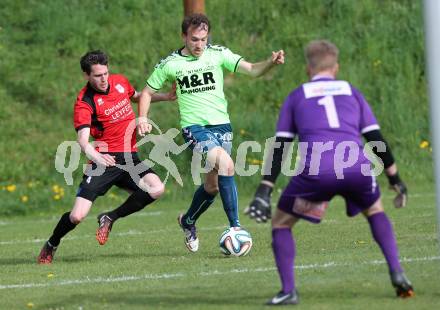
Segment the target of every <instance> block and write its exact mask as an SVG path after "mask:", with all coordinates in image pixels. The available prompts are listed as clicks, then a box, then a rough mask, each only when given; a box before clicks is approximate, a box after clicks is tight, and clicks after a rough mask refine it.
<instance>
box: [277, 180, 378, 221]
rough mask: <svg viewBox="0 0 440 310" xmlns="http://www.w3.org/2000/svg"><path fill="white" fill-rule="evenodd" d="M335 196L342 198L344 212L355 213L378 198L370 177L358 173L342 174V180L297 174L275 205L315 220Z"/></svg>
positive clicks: (309, 219) (369, 205) (297, 215)
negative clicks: (344, 206) (344, 207)
mask: <svg viewBox="0 0 440 310" xmlns="http://www.w3.org/2000/svg"><path fill="white" fill-rule="evenodd" d="M336 195H340V196H342V197H343V198H344V200H345V205H346V212H347V215H348V216H355V215H357V214H358V213H359V212H361V211H363V210H365V209H368V208H369V207H371V206H372V205H373V204H374V203H375V202H376V201H377V200H378V199H379V197H380V190H379V186H378V185H377V184H376V179H375V177H374V176H364V175H362V174H360V173H346V174H344V179H337V178H336V176H334V175H322V176H308V175H299V176H294V177H292V179H291V180H290V182H289V184H288V185H287V187H286V188H285V189H284V191H283V194H282V195H281V197H280V200H279V201H278V208H279V209H280V210H282V211H284V212H287V213H289V214H292V215H294V216H295V217H299V218H302V219H305V220H308V221H310V222H313V223H319V222H321V219H322V217H323V216H324V213H325V210H326V208H327V206H328V202H329V201H330V200H332V198H333V197H334V196H336ZM297 198H301V199H297ZM295 200H297V201H296V203H295ZM304 202H306V203H304ZM307 202H312V203H307Z"/></svg>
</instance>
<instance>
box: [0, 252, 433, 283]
mask: <svg viewBox="0 0 440 310" xmlns="http://www.w3.org/2000/svg"><path fill="white" fill-rule="evenodd" d="M232 259H234V258H232ZM437 260H440V256H430V257H415V258H407V257H404V258H402V259H401V260H400V261H401V262H404V263H415V262H426V261H428V262H429V261H437ZM360 264H362V265H383V264H385V261H384V260H372V261H367V262H361V263H360ZM356 265H358V264H356ZM349 266H354V264H350V263H347V262H345V263H341V262H327V263H322V264H308V265H298V266H295V269H296V270H304V269H317V268H320V269H326V268H339V267H349ZM275 270H276V268H275V267H265V268H263V267H261V268H240V269H231V270H227V271H219V270H212V271H209V272H200V273H198V275H197V276H199V277H210V276H216V275H228V274H234V273H256V272H272V271H275ZM189 276H190V274H188V273H164V274H145V275H141V276H130V275H124V276H118V277H109V278H102V277H97V278H89V277H87V278H85V279H71V280H62V281H57V282H53V283H26V284H4V285H0V289H2V290H5V289H26V288H37V287H51V286H65V285H82V284H105V283H113V282H128V281H142V280H162V279H173V278H184V277H189ZM192 276H193V275H191V277H192Z"/></svg>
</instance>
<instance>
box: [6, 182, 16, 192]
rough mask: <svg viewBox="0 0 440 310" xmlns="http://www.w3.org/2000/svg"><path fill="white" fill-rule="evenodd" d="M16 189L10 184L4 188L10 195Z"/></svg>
mask: <svg viewBox="0 0 440 310" xmlns="http://www.w3.org/2000/svg"><path fill="white" fill-rule="evenodd" d="M16 189H17V186H16V185H15V184H11V185H8V186H6V190H7V191H8V192H10V193H12V192H15V190H16Z"/></svg>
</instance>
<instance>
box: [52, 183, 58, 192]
mask: <svg viewBox="0 0 440 310" xmlns="http://www.w3.org/2000/svg"><path fill="white" fill-rule="evenodd" d="M52 191H53V192H54V193H57V194H58V192H59V191H60V187H59V186H58V185H57V184H55V185H52Z"/></svg>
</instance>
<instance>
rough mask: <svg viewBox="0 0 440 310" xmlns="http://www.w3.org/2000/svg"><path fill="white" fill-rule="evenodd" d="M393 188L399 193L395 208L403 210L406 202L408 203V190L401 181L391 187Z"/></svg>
mask: <svg viewBox="0 0 440 310" xmlns="http://www.w3.org/2000/svg"><path fill="white" fill-rule="evenodd" d="M391 188H392V190H394V191H395V192H396V193H397V195H396V197H395V198H394V201H393V202H394V206H395V207H396V208H403V207H404V206H406V202H407V201H408V189H407V188H406V185H405V183H403V182H402V181H400V182H399V183H397V184H394V185H391Z"/></svg>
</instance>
